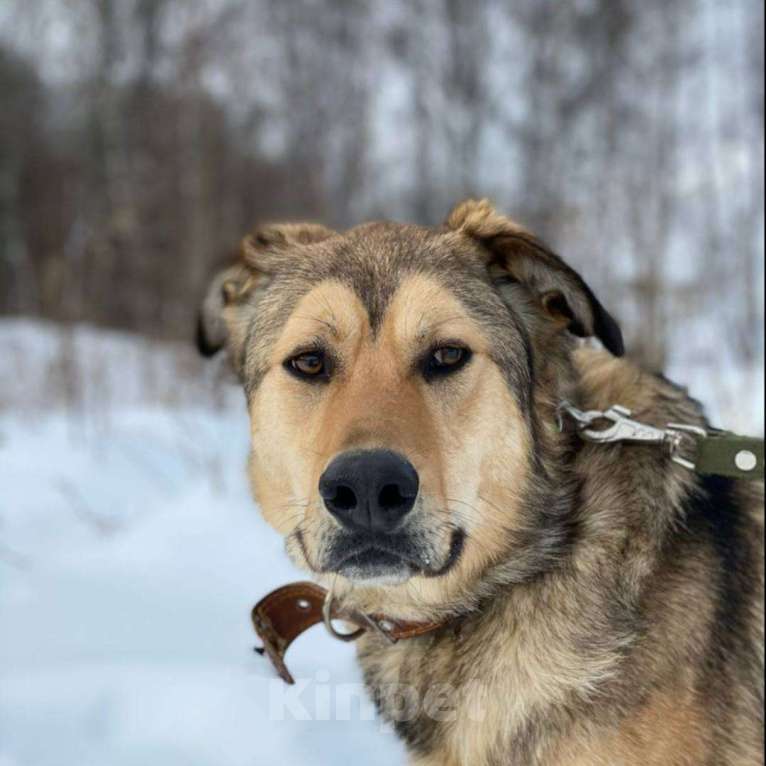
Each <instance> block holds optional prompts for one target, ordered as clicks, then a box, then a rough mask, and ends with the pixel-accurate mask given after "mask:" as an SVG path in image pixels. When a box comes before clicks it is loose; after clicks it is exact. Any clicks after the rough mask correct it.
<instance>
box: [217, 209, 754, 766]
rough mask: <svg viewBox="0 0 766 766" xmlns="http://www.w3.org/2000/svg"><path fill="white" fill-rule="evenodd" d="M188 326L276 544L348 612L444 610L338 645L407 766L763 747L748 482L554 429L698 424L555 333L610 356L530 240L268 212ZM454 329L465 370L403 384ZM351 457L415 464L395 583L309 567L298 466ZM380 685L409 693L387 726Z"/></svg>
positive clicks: (316, 554)
mask: <svg viewBox="0 0 766 766" xmlns="http://www.w3.org/2000/svg"><path fill="white" fill-rule="evenodd" d="M205 327H208V328H209V332H208V333H207V336H206V337H207V341H208V346H211V347H215V346H216V345H223V344H225V345H226V346H227V348H228V350H229V353H230V355H231V358H232V360H233V362H234V365H235V368H236V369H237V371H238V373H239V375H240V377H241V378H242V381H243V384H244V386H245V390H246V392H247V395H248V404H249V411H250V417H251V423H252V429H251V434H252V451H251V457H250V475H251V479H252V485H253V491H254V494H255V497H256V499H257V501H258V502H259V505H260V506H261V509H262V511H263V514H264V516H265V518H266V519H267V520H268V521H269V523H270V524H271V525H272V526H273V527H274V528H275V529H276V530H277V531H278V532H280V533H281V534H282V535H283V536H284V537H285V539H286V543H287V550H288V553H289V555H290V556H291V557H292V558H293V560H294V561H295V562H296V563H298V564H299V565H300V566H302V567H304V568H306V569H308V570H309V571H312V572H313V574H314V576H315V577H316V578H317V579H318V580H319V581H320V582H322V583H323V584H325V585H329V584H333V585H334V586H335V587H336V589H337V590H338V592H339V594H340V597H341V598H343V599H344V600H346V601H347V602H348V603H349V604H350V605H354V606H356V607H358V608H360V609H363V610H366V611H369V612H384V613H386V614H388V615H390V616H391V617H396V618H403V619H414V620H435V619H445V620H446V625H445V627H444V628H442V629H441V630H440V631H439V632H437V633H436V634H433V635H430V636H426V637H422V638H418V639H413V640H409V641H404V642H400V643H399V644H397V645H396V646H390V645H388V644H387V643H386V642H385V640H383V639H382V638H380V637H378V636H376V635H373V634H368V635H366V636H365V637H364V638H363V639H362V640H361V641H360V642H359V645H358V649H359V657H360V661H361V664H362V668H363V671H364V674H365V678H366V681H367V684H368V686H369V688H370V691H371V693H372V694H373V696H374V697H375V699H376V701H377V703H378V705H379V708H380V710H381V713H382V715H383V716H384V717H387V718H389V719H390V720H392V722H393V723H394V725H395V726H396V728H397V730H398V731H399V733H400V735H401V736H402V737H403V738H404V740H405V741H406V742H407V744H408V747H409V749H410V752H411V753H412V758H413V760H412V763H413V764H416V765H417V766H436V764H439V766H458V765H460V766H464V765H467V764H470V766H501V765H502V766H505V765H507V764H535V765H536V766H558V765H559V764H561V765H563V764H567V765H568V766H570V765H571V764H589V765H594V766H597V765H599V764H604V766H607V765H608V766H620V765H622V764H624V766H633V765H634V764H636V765H638V764H641V765H642V766H652V765H653V764H658V765H659V764H663V765H666V766H686V765H687V764H710V766H713V764H715V765H716V766H718V765H721V766H734V764H737V765H739V764H744V766H756V765H757V764H762V763H763V752H762V747H761V725H762V723H761V721H762V718H761V713H762V711H761V708H762V699H763V691H762V683H761V681H762V663H763V638H762V615H763V609H762V605H763V602H762V599H763V585H762V582H763V558H762V545H761V540H762V534H763V515H762V503H763V490H762V486H761V485H757V486H756V485H752V484H744V483H741V484H740V483H737V482H732V481H728V480H723V479H716V478H707V479H702V478H700V477H698V476H695V475H694V474H693V473H691V472H689V471H687V470H686V469H684V468H682V467H680V466H678V465H676V464H674V463H672V462H671V461H670V460H669V458H668V456H667V455H666V454H664V452H663V451H662V450H661V449H659V448H657V447H651V446H626V445H609V446H596V445H585V444H583V443H581V442H580V441H579V440H578V439H577V438H576V437H574V436H573V435H571V434H570V433H568V432H564V433H560V432H559V429H558V428H557V424H556V408H557V406H558V404H559V402H560V401H561V400H562V399H564V398H566V399H570V400H572V401H574V402H576V403H577V404H578V406H581V407H583V408H601V409H603V408H606V407H608V406H610V405H612V404H616V403H619V404H622V405H624V406H627V407H630V408H631V409H633V411H634V413H635V415H636V417H638V418H640V419H642V420H645V421H647V422H650V423H654V424H657V425H663V424H665V423H667V422H670V421H681V422H685V423H690V424H699V425H704V424H705V420H704V416H703V414H702V413H701V410H700V407H699V405H698V404H697V403H696V402H694V401H693V400H691V399H690V398H689V397H688V396H687V394H686V392H685V391H683V390H682V389H679V388H678V387H676V386H674V385H673V384H671V383H669V382H668V381H666V380H664V379H663V378H661V377H656V376H653V375H649V374H647V373H645V372H643V371H641V370H640V369H638V368H637V367H636V366H634V365H633V364H632V363H631V362H629V361H625V360H623V359H620V358H618V356H615V355H612V354H610V353H608V352H607V351H605V350H602V349H598V348H594V347H591V346H589V345H587V344H583V343H581V342H576V341H575V336H582V337H590V336H598V337H599V338H600V339H601V340H602V342H603V343H604V345H606V346H607V347H608V348H609V349H610V350H611V351H612V352H614V354H616V355H619V354H621V352H622V342H621V337H620V335H619V330H618V329H617V327H616V325H615V324H614V321H613V320H612V319H611V317H610V316H609V315H608V314H607V313H606V312H605V311H604V309H603V307H602V306H601V304H600V303H599V302H598V301H597V300H596V298H595V296H593V294H592V292H591V291H590V290H589V288H588V287H587V285H585V283H584V282H583V281H582V279H581V278H580V277H579V275H577V274H576V273H575V272H574V271H572V270H571V269H570V268H569V267H568V266H566V265H565V264H564V263H563V262H562V261H561V260H560V259H559V258H558V257H557V256H556V255H554V254H553V253H552V252H551V251H550V250H548V248H546V247H545V246H544V245H543V244H542V243H540V242H539V241H538V240H536V239H535V238H534V237H533V236H532V235H530V234H529V233H527V232H526V231H524V230H523V229H522V228H521V227H519V226H518V225H517V224H515V223H514V222H512V221H510V220H509V219H507V218H505V217H503V216H500V215H499V214H498V213H496V212H495V211H494V210H493V209H492V207H491V206H490V205H489V204H488V203H486V202H479V203H476V202H470V201H469V202H466V203H463V204H462V205H460V206H458V207H457V208H456V209H455V210H454V211H453V213H452V214H451V215H450V217H449V218H448V220H447V223H446V225H445V227H444V228H442V229H437V230H429V229H422V228H419V227H412V226H402V225H394V224H368V225H365V226H362V227H358V228H356V229H352V230H351V231H349V232H346V233H343V234H339V233H335V232H331V231H329V230H327V229H324V228H323V227H317V226H306V227H303V226H300V225H291V226H289V227H284V228H281V227H272V228H270V229H269V230H267V231H261V232H260V233H256V234H254V235H252V236H250V237H248V238H246V240H245V242H244V243H243V248H242V257H241V260H240V261H239V263H238V264H235V265H234V266H232V267H229V269H228V270H227V271H226V272H225V273H224V274H223V276H219V277H218V278H217V280H216V282H214V289H213V291H212V292H211V295H210V296H209V297H208V300H207V301H206V307H205V310H204V312H203V333H205ZM456 341H459V342H460V343H461V344H464V345H466V346H467V347H469V348H470V349H471V351H472V357H471V359H470V362H469V363H468V364H467V365H466V366H465V367H464V368H463V369H462V370H461V371H460V372H459V373H456V374H455V375H454V376H451V377H449V378H447V379H445V380H442V381H438V382H433V381H427V380H425V379H424V377H423V375H422V374H421V372H420V368H419V366H418V364H419V363H418V360H419V359H420V358H421V357H422V356H423V354H424V353H426V354H427V353H428V349H430V348H432V347H433V346H434V344H438V343H448V342H456ZM315 347H321V348H322V349H326V350H327V353H328V354H330V355H331V357H332V359H333V365H334V366H333V374H332V377H331V379H330V380H328V382H326V383H306V382H305V381H303V380H298V379H296V378H295V377H293V376H291V375H290V374H289V372H288V371H286V369H285V367H284V364H283V363H284V362H285V360H286V359H289V358H290V357H291V355H295V354H296V353H299V352H301V351H303V350H305V349H306V348H315ZM368 447H385V448H387V449H391V450H395V451H397V452H399V453H401V454H404V455H406V456H407V458H408V459H409V460H410V461H411V462H412V464H413V465H414V466H415V468H416V469H417V471H418V474H419V476H420V494H419V496H418V500H417V503H416V506H415V509H414V510H413V512H412V514H411V517H410V518H409V520H408V522H407V528H406V544H407V545H408V546H410V548H411V551H412V557H414V559H415V560H416V561H418V562H420V565H421V566H420V569H419V570H418V571H416V572H415V573H414V574H413V575H412V576H410V577H408V578H399V579H395V580H392V581H390V582H389V581H383V580H381V581H367V580H365V581H363V582H358V581H355V579H354V578H353V577H345V576H342V575H338V574H337V572H335V571H333V569H332V566H331V563H330V562H332V560H333V559H332V553H333V551H334V550H336V549H337V548H338V546H342V545H343V542H344V537H343V530H341V529H340V528H339V525H338V523H337V521H336V520H335V519H334V518H333V517H332V516H330V514H329V513H328V512H327V511H326V509H325V508H324V506H323V504H322V502H321V498H320V497H319V496H318V493H317V484H318V480H319V476H320V475H321V474H322V472H323V471H324V469H325V468H326V467H327V465H328V463H329V462H330V461H331V460H332V459H333V457H335V456H336V455H338V454H340V453H342V452H344V451H346V450H350V449H358V448H368ZM458 531H459V532H460V533H461V534H462V535H463V538H461V539H463V540H464V542H463V543H462V547H461V548H459V550H457V552H456V547H455V540H456V539H457V537H456V533H457V532H458ZM402 684H403V685H405V686H406V687H407V688H408V689H410V690H415V691H416V692H417V698H418V700H419V702H420V703H421V705H420V707H419V709H418V712H417V714H416V715H413V716H409V717H408V719H407V720H398V719H399V718H400V716H398V715H397V703H396V700H395V697H396V690H397V689H398V688H401V686H400V685H402ZM426 708H427V710H426Z"/></svg>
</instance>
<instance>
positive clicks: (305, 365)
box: [285, 351, 329, 380]
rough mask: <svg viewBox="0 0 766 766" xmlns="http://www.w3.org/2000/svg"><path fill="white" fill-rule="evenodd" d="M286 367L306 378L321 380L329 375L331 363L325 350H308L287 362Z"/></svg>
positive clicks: (294, 373)
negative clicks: (329, 363)
mask: <svg viewBox="0 0 766 766" xmlns="http://www.w3.org/2000/svg"><path fill="white" fill-rule="evenodd" d="M285 369H286V370H287V371H288V372H291V373H292V374H293V375H295V376H296V377H298V378H303V379H304V380H320V379H327V378H328V377H329V365H328V363H327V358H326V357H325V354H324V352H323V351H306V352H304V353H302V354H297V355H296V356H293V357H291V358H290V359H288V360H287V361H286V362H285Z"/></svg>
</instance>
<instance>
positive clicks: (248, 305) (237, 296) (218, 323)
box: [197, 223, 335, 369]
mask: <svg viewBox="0 0 766 766" xmlns="http://www.w3.org/2000/svg"><path fill="white" fill-rule="evenodd" d="M334 233H335V232H333V231H331V230H330V229H326V228H325V227H324V226H320V225H318V224H311V223H286V224H271V225H268V226H263V227H260V228H258V229H255V230H254V231H253V232H251V233H250V234H248V235H246V236H245V237H244V238H243V240H242V242H241V243H240V246H239V249H238V251H237V252H236V254H235V256H234V258H233V259H231V261H230V263H229V264H228V265H227V266H225V267H223V268H222V269H221V270H219V271H218V272H217V273H216V274H215V275H214V276H213V278H212V280H211V282H210V285H209V287H208V289H207V292H206V293H205V298H204V300H203V301H202V306H201V308H200V313H199V319H198V322H197V348H198V349H199V351H200V353H201V354H202V355H203V356H213V355H214V354H216V353H217V352H218V351H220V350H221V349H222V348H224V347H226V348H227V349H228V350H229V353H230V355H231V358H232V361H233V363H234V366H235V368H237V369H239V368H240V366H241V361H242V356H243V350H244V343H245V339H246V333H247V327H248V324H249V319H250V317H251V316H252V312H253V311H254V309H255V307H256V305H257V303H258V300H259V296H260V295H261V294H262V293H263V291H264V289H265V288H266V287H267V286H268V284H269V283H270V281H271V279H272V277H273V276H274V275H275V274H277V273H278V272H279V271H281V270H283V269H287V268H289V267H290V263H291V260H292V259H291V257H290V256H291V253H293V252H297V251H300V250H301V249H302V248H304V247H305V246H306V245H309V244H312V243H315V242H320V241H322V240H324V239H328V238H329V237H331V236H333V235H334Z"/></svg>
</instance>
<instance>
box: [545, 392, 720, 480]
mask: <svg viewBox="0 0 766 766" xmlns="http://www.w3.org/2000/svg"><path fill="white" fill-rule="evenodd" d="M564 414H567V415H569V416H570V417H571V418H572V419H573V420H574V421H575V423H576V424H577V433H578V434H579V435H580V437H581V438H582V439H584V440H585V441H588V442H593V443H595V444H610V443H613V442H632V443H638V444H662V445H665V446H666V447H667V448H668V451H669V454H670V457H671V460H673V462H674V463H677V464H678V465H681V466H683V467H684V468H688V469H689V470H690V471H693V470H694V469H695V468H696V465H695V464H694V463H693V462H692V461H691V460H687V459H686V458H684V457H682V456H681V455H680V454H679V452H680V450H681V447H682V445H683V442H684V439H685V438H692V437H699V438H706V437H707V435H708V434H707V431H706V430H705V429H704V428H701V427H700V426H693V425H687V424H684V423H668V424H667V426H666V427H665V428H658V427H657V426H652V425H649V424H648V423H641V422H639V421H638V420H634V419H633V418H631V415H632V414H633V413H632V412H631V411H630V410H629V409H628V408H627V407H623V406H622V405H619V404H615V405H613V406H612V407H610V408H609V409H608V410H604V411H602V410H585V411H583V410H579V409H577V407H575V406H574V405H573V404H571V403H570V402H566V401H565V402H562V403H561V405H560V406H559V409H558V415H557V417H558V423H559V430H563V428H564V418H563V415H564ZM600 420H607V421H611V425H609V426H607V427H606V428H601V429H597V428H593V427H592V426H593V424H594V423H597V422H598V421H600Z"/></svg>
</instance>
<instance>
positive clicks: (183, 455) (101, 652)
mask: <svg viewBox="0 0 766 766" xmlns="http://www.w3.org/2000/svg"><path fill="white" fill-rule="evenodd" d="M0 344H1V345H2V347H3V348H4V349H5V356H4V359H5V360H6V361H4V362H3V366H2V368H0V488H1V489H0V624H1V625H2V628H1V629H0V766H90V765H91V764H93V766H96V765H98V766H134V765H135V766H137V765H138V764H141V765H142V766H145V765H146V764H150V765H153V764H158V765H159V764H161V765H162V766H176V764H178V765H179V766H180V764H184V766H186V765H192V766H245V765H247V766H261V765H263V766H271V765H272V764H280V766H301V765H303V764H311V765H312V766H322V765H324V764H327V766H330V765H332V766H336V765H337V764H339V763H342V762H344V761H347V760H351V759H352V758H359V757H360V756H361V757H362V758H363V759H364V762H365V765H366V766H378V765H380V766H382V765H383V764H385V765H386V766H392V765H393V766H395V765H396V764H403V763H405V757H404V751H403V749H402V747H401V745H400V744H399V743H398V742H397V741H396V738H395V736H394V735H393V733H392V732H390V731H389V730H387V729H386V728H385V727H384V726H383V725H382V724H381V723H380V722H379V721H376V720H375V719H374V716H373V711H372V707H371V703H370V702H369V700H366V698H363V699H360V697H363V692H362V687H361V679H360V676H359V672H358V670H357V668H356V664H355V661H354V651H353V648H352V647H349V646H347V645H344V644H341V643H338V642H336V641H333V640H332V639H331V638H330V637H329V636H327V635H326V634H325V632H324V631H323V630H322V629H321V628H320V627H317V628H314V629H313V630H312V631H310V632H309V633H308V634H306V635H305V636H303V637H302V638H301V639H299V641H298V642H297V643H296V645H295V646H294V647H293V648H292V649H291V651H290V654H289V664H290V667H291V669H292V670H293V671H294V674H295V675H296V677H297V678H298V679H299V681H300V682H301V683H302V685H300V686H299V687H298V688H297V689H294V690H292V691H288V690H287V689H286V687H283V685H282V684H281V682H280V681H277V680H275V676H274V674H273V672H272V671H271V669H270V668H269V666H268V665H267V663H266V662H265V661H264V660H263V659H262V658H261V657H259V656H258V655H256V654H254V652H253V650H252V649H253V646H254V644H255V637H254V635H253V633H252V628H251V626H250V622H249V611H250V608H251V606H252V604H253V603H254V601H255V600H257V599H258V598H259V597H260V596H261V595H263V594H264V593H266V592H267V591H268V590H269V589H271V588H273V587H276V586H278V585H281V584H283V583H285V582H287V581H290V580H292V579H295V578H296V577H298V578H302V577H303V575H302V574H301V573H299V572H297V571H295V570H294V569H293V568H292V567H291V565H290V564H289V563H288V561H287V559H286V557H285V555H284V552H283V549H282V542H281V540H280V539H279V537H278V536H277V535H276V534H275V533H274V532H272V531H271V530H270V529H269V528H268V527H267V526H266V525H265V524H264V522H263V521H261V519H260V517H259V515H258V513H257V509H256V508H255V506H254V504H253V502H252V500H251V498H250V496H249V493H248V488H247V483H246V478H245V459H246V453H247V441H248V432H247V418H246V413H245V410H244V405H243V402H242V397H241V394H240V393H239V392H238V391H237V390H236V389H235V388H234V387H233V386H228V385H227V384H224V383H221V382H220V379H219V373H220V370H218V371H217V372H215V371H213V372H211V370H215V366H212V367H207V368H203V367H201V366H197V365H198V363H197V361H196V360H195V359H194V358H193V356H192V355H191V351H188V350H186V349H182V348H177V347H173V346H167V345H165V346H163V345H161V344H150V343H147V342H146V341H141V340H138V339H135V338H131V337H129V336H125V335H119V334H115V333H109V332H104V331H96V330H92V329H88V328H74V329H72V330H71V331H66V332H63V331H62V330H60V329H58V328H54V327H51V326H49V325H44V324H40V323H32V322H21V321H13V322H12V321H3V322H0ZM62 349H63V351H62ZM187 354H188V357H187V356H186V355H187ZM66 359H69V361H70V362H72V363H74V364H73V365H72V364H70V365H69V367H72V366H74V372H73V371H72V369H69V368H67V367H66V365H64V367H62V365H61V364H60V362H61V361H62V360H64V361H66ZM62 369H64V370H65V372H64V373H61V370H62ZM67 369H68V372H66V370H67ZM676 372H677V375H676V377H679V378H682V375H681V374H680V373H683V374H684V375H685V376H686V381H685V382H688V381H690V380H693V381H694V386H693V387H692V393H693V394H695V395H697V396H701V397H702V398H703V399H705V398H707V399H708V400H709V401H710V403H711V404H712V405H713V409H714V410H715V412H716V414H717V416H719V418H720V422H722V423H723V424H725V425H731V424H732V421H734V423H735V426H736V427H743V428H744V427H747V425H748V424H749V425H752V424H753V423H757V424H759V426H758V428H757V429H753V428H751V429H750V430H762V417H763V403H762V399H761V396H760V392H761V391H762V390H763V389H762V386H763V382H762V380H763V377H762V376H763V373H762V370H761V369H760V368H754V369H753V370H750V371H747V370H744V371H742V370H739V371H735V374H732V375H729V376H727V378H726V380H725V381H723V382H722V381H720V380H718V379H715V380H717V383H716V385H715V386H714V385H713V382H712V381H713V380H714V378H713V376H711V374H710V370H709V369H707V370H706V369H700V370H695V368H693V367H687V368H684V369H682V370H678V371H676ZM182 373H183V375H182ZM60 374H64V375H65V376H66V375H74V376H75V379H76V381H77V385H76V386H75V387H74V390H75V394H74V395H73V394H72V391H71V390H70V389H71V386H69V387H68V386H67V380H66V379H65V378H62V379H59V377H58V376H59V375H60ZM147 381H149V382H147ZM724 383H725V385H724ZM754 386H755V388H753V387H754ZM67 391H69V393H67ZM222 391H223V393H221V392H222ZM147 392H148V393H147ZM285 694H287V696H285ZM328 694H329V701H328V699H326V697H327V695H328ZM348 695H351V697H352V698H353V700H352V704H351V714H350V715H347V714H345V713H346V711H345V707H346V706H345V705H344V704H342V702H341V698H343V699H345V698H346V697H347V696H348ZM328 703H329V704H328Z"/></svg>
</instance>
